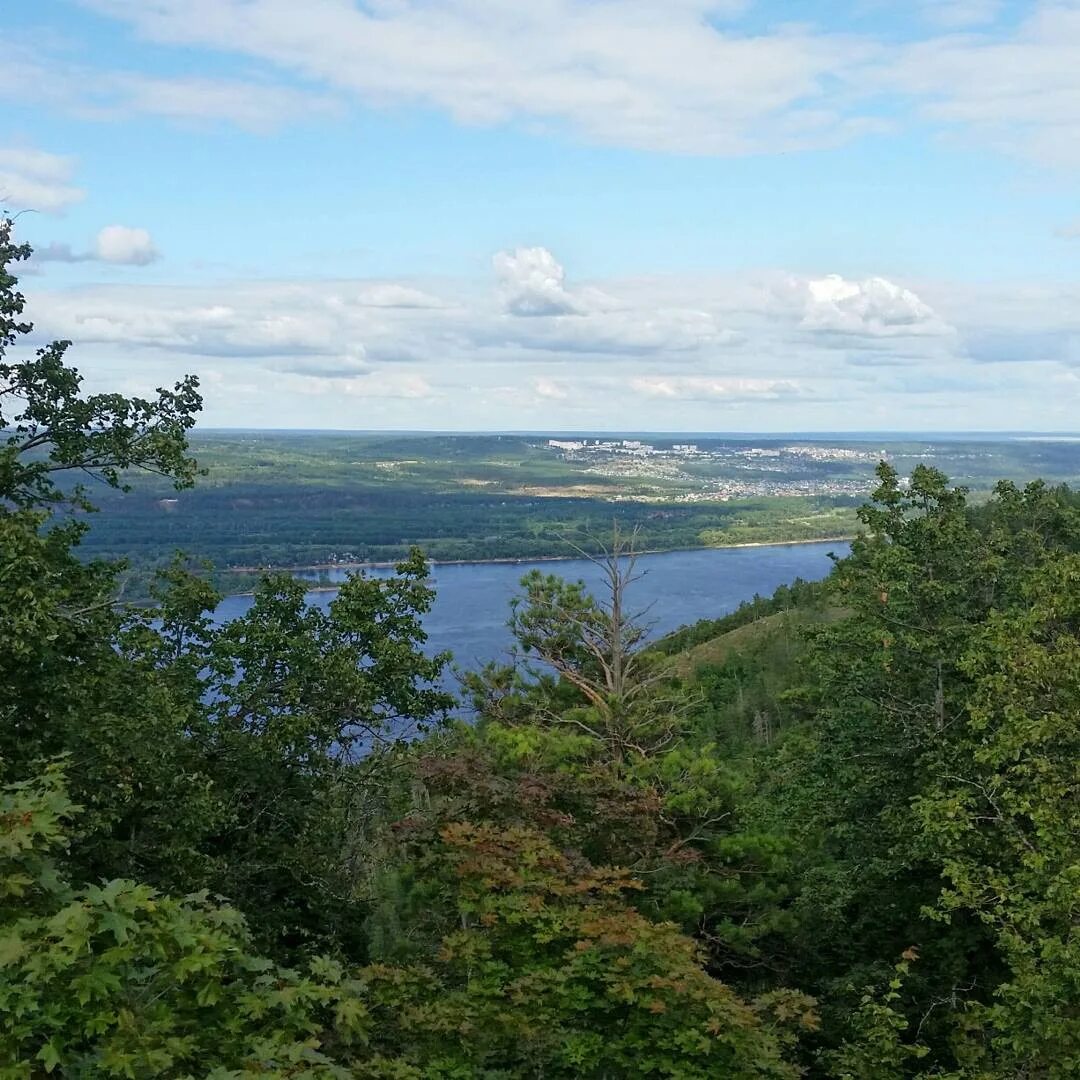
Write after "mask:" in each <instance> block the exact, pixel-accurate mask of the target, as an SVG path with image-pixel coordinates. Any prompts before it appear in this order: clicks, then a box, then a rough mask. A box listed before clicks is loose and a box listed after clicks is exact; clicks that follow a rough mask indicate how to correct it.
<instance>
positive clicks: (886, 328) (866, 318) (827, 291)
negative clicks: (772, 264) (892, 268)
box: [801, 274, 951, 337]
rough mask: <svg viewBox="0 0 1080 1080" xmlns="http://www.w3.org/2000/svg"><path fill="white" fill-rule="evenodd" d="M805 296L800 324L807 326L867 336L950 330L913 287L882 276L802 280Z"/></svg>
mask: <svg viewBox="0 0 1080 1080" xmlns="http://www.w3.org/2000/svg"><path fill="white" fill-rule="evenodd" d="M802 287H803V288H805V291H806V298H805V306H804V309H803V317H802V321H801V325H802V326H803V327H805V328H806V329H808V330H825V331H830V332H832V333H836V334H854V335H860V336H866V337H898V336H910V335H921V334H929V335H937V334H943V333H948V332H949V331H950V329H951V328H950V327H948V326H946V325H945V324H944V323H943V322H942V321H941V320H940V319H939V318H938V316H937V314H936V313H935V312H934V310H933V308H931V307H930V305H929V304H926V303H924V301H923V300H921V299H920V298H919V297H918V296H916V294H915V293H913V292H912V291H911V290H910V289H905V288H904V287H903V286H901V285H897V284H895V283H894V282H892V281H889V280H887V279H886V278H882V277H871V278H867V279H865V280H864V281H848V280H847V279H845V278H843V277H841V276H840V275H839V274H828V275H827V276H825V277H822V278H816V279H810V280H808V281H805V282H804V283H802Z"/></svg>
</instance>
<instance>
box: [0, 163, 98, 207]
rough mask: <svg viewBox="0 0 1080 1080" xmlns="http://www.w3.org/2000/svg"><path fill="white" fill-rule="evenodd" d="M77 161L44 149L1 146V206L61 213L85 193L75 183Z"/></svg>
mask: <svg viewBox="0 0 1080 1080" xmlns="http://www.w3.org/2000/svg"><path fill="white" fill-rule="evenodd" d="M74 171H75V162H74V160H73V159H72V158H70V157H63V156H61V155H59V154H50V153H48V152H46V151H44V150H34V149H27V148H19V147H0V207H6V208H7V209H14V210H40V211H42V212H45V213H52V214H56V213H60V212H61V211H63V210H65V209H66V208H67V207H69V206H71V205H72V204H73V203H77V202H79V201H80V200H81V199H82V198H83V197H84V195H85V194H86V193H85V192H84V191H83V190H82V189H81V188H78V187H76V186H75V185H74V184H72V182H71V179H72V175H73V173H74Z"/></svg>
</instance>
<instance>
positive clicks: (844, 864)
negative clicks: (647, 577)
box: [0, 223, 1080, 1080]
mask: <svg viewBox="0 0 1080 1080" xmlns="http://www.w3.org/2000/svg"><path fill="white" fill-rule="evenodd" d="M27 255H28V250H27V249H26V248H25V247H20V246H18V245H17V244H16V243H15V242H14V241H13V239H12V237H11V226H10V223H4V224H2V225H0V422H2V426H3V427H4V429H5V430H6V432H7V435H6V437H5V444H4V447H3V450H2V451H0V604H2V610H3V613H4V618H3V620H2V621H0V770H2V775H0V783H2V791H0V1076H3V1077H12V1078H15V1077H26V1078H29V1077H38V1076H42V1075H46V1074H51V1075H54V1076H64V1077H127V1078H144V1077H215V1078H219V1080H225V1078H239V1077H254V1076H262V1077H372V1078H374V1077H383V1078H395V1080H407V1078H417V1080H419V1078H429V1077H431V1078H438V1077H443V1078H459V1080H464V1078H500V1077H506V1078H509V1077H523V1078H524V1077H537V1078H539V1077H545V1078H557V1077H565V1078H572V1077H593V1078H597V1080H600V1078H618V1077H677V1078H694V1077H701V1078H705V1077H725V1078H734V1080H740V1078H746V1080H750V1078H769V1077H772V1078H784V1077H797V1076H807V1077H820V1078H834V1080H862V1078H867V1080H902V1078H931V1077H936V1078H951V1080H1010V1078H1020V1077H1023V1078H1047V1080H1058V1078H1061V1080H1064V1078H1069V1077H1075V1076H1077V1075H1080V1004H1078V1003H1080V501H1078V500H1077V498H1076V497H1075V496H1074V495H1073V494H1072V493H1071V492H1070V491H1069V490H1068V489H1066V488H1062V487H1053V486H1047V485H1044V484H1041V483H1031V484H1029V485H1027V486H1025V487H1018V486H1016V485H1014V484H1012V483H1010V482H1003V483H1001V484H1000V485H998V486H997V488H996V490H995V492H994V494H993V496H992V497H991V498H990V499H989V500H988V501H984V502H980V503H979V504H978V505H976V506H973V505H972V504H971V502H970V500H969V498H968V495H967V493H966V492H965V490H964V489H963V488H962V487H956V486H952V485H951V484H950V483H949V481H948V480H947V479H946V477H945V476H944V475H942V474H941V473H940V472H939V471H937V470H935V469H933V468H929V467H926V466H919V467H916V468H915V469H914V470H913V472H912V474H911V476H910V479H909V480H907V481H906V482H902V481H901V478H900V477H899V476H898V474H897V472H896V470H895V469H893V468H892V467H890V466H889V465H886V464H882V465H881V466H879V469H878V478H877V487H876V489H875V490H874V492H873V495H872V497H871V498H870V499H869V501H867V502H866V504H865V505H864V506H862V507H861V509H860V510H859V511H858V519H859V523H860V529H861V532H860V536H859V538H858V539H857V540H856V541H855V543H854V544H853V547H852V551H851V554H850V556H848V557H845V558H844V559H842V560H840V561H839V562H838V563H837V565H836V567H835V570H834V572H833V573H832V575H831V576H830V577H829V578H828V579H827V580H826V581H825V582H824V583H823V584H821V585H805V584H803V583H796V584H795V585H794V586H792V587H790V588H787V589H785V590H782V591H781V592H779V593H778V594H777V596H775V597H774V598H772V599H771V600H759V601H756V602H755V603H753V604H749V605H746V606H744V607H743V608H742V609H740V611H739V612H736V613H735V614H734V615H732V616H728V617H726V618H725V619H722V620H717V621H715V622H711V623H706V624H702V625H700V626H698V627H694V628H689V629H688V630H686V631H684V632H681V633H680V634H678V635H673V636H672V637H670V638H668V639H666V640H665V641H663V642H661V643H659V644H657V645H655V646H653V647H649V646H648V645H647V643H646V641H645V639H644V631H643V629H642V628H641V627H640V626H638V625H636V624H635V622H634V620H633V619H632V618H630V617H628V616H627V614H626V612H627V611H628V610H632V607H633V605H632V603H630V601H629V600H628V597H632V591H633V583H634V559H633V553H632V550H631V548H632V544H633V543H634V542H635V541H634V537H633V534H632V533H631V534H629V535H628V534H627V533H626V532H622V533H621V534H620V533H616V534H615V535H614V536H613V538H612V540H611V542H610V544H609V552H608V554H607V555H606V556H605V555H603V554H600V555H598V556H597V557H598V559H599V560H600V562H601V564H602V566H603V567H604V569H605V571H606V574H607V582H608V586H609V588H608V590H607V593H606V594H604V595H601V596H600V597H599V598H594V597H592V596H590V595H588V594H587V593H586V592H585V591H584V589H583V588H582V587H581V586H580V585H577V584H575V583H572V582H566V581H563V580H561V579H559V578H558V577H557V576H554V575H542V574H539V573H534V574H532V575H530V576H529V577H527V578H526V579H525V580H524V581H523V582H522V591H521V595H520V597H519V599H518V601H517V602H516V603H515V605H514V606H513V608H512V610H511V611H509V612H508V613H507V615H508V619H509V620H510V623H511V627H512V629H513V632H514V635H515V638H516V640H517V642H518V654H517V657H516V659H515V663H514V664H513V665H510V666H505V667H500V666H492V667H489V668H487V669H485V670H482V671H480V672H476V673H474V674H472V675H470V676H468V677H466V678H465V679H464V681H463V683H462V686H461V689H460V695H459V696H460V698H461V699H462V700H463V701H465V702H466V703H468V704H469V705H470V706H471V709H472V715H471V716H470V718H469V721H468V722H465V721H463V720H461V719H459V718H451V717H449V716H448V710H449V709H450V707H451V705H452V699H451V696H450V695H448V694H446V693H445V692H443V691H442V690H441V689H440V688H439V685H440V684H439V676H440V674H441V672H442V670H443V668H444V665H445V664H446V663H447V661H448V657H434V658H431V657H427V656H425V655H424V653H423V651H422V645H423V642H424V634H423V630H422V625H421V620H422V617H423V615H424V613H425V612H426V611H427V610H428V608H429V606H430V604H431V600H432V594H431V591H430V588H429V587H428V584H427V578H426V566H425V561H424V557H423V555H422V554H421V553H420V552H416V553H415V554H414V555H412V556H411V557H410V558H408V559H406V560H404V561H403V562H402V564H401V565H400V567H399V570H398V573H397V574H396V575H393V576H390V577H387V578H384V579H372V578H367V577H364V576H363V575H360V574H357V575H354V576H352V577H351V578H350V579H349V580H348V581H347V582H346V583H345V584H344V585H343V587H342V589H341V591H340V593H339V594H338V596H337V598H336V599H335V600H334V601H333V603H332V604H331V605H330V607H329V609H328V610H319V609H316V608H313V607H310V606H308V605H307V603H306V602H305V598H304V593H303V587H302V585H300V584H299V583H297V582H296V581H294V580H293V579H292V578H291V577H290V576H288V575H287V574H267V575H264V576H263V577H262V579H261V581H260V584H259V585H258V589H257V593H256V596H255V600H254V603H253V605H252V607H251V608H250V610H249V611H247V613H246V614H244V615H243V616H241V617H239V618H237V619H236V620H234V621H232V622H230V623H228V624H226V625H223V626H217V625H214V624H213V623H212V622H211V621H210V620H209V618H208V615H209V613H210V612H211V611H212V610H213V608H214V606H215V604H216V603H217V600H218V596H217V594H216V593H215V591H214V589H213V587H212V586H211V585H210V584H209V583H208V582H207V580H206V579H205V578H204V577H201V576H197V575H193V574H192V573H190V572H189V569H188V568H187V566H186V565H185V563H184V561H183V560H178V561H176V562H175V563H173V564H172V565H170V566H168V567H166V568H164V569H163V570H162V571H161V573H160V574H159V575H158V576H157V580H156V584H155V597H156V606H155V607H154V608H153V609H150V610H147V609H145V608H135V607H132V606H130V605H128V604H122V603H119V602H117V600H116V592H117V586H118V581H119V578H120V575H121V574H122V572H123V571H122V568H121V567H119V566H117V565H116V564H115V563H113V562H111V561H109V560H104V559H94V560H88V559H86V558H85V557H84V553H83V552H81V551H80V543H81V541H82V540H83V538H84V537H85V535H86V529H87V524H86V518H85V516H84V515H82V514H80V513H76V514H74V515H73V514H72V513H71V511H72V510H80V509H83V510H84V509H85V508H86V506H87V493H86V492H85V491H83V490H81V489H80V488H78V487H73V486H72V485H71V484H69V483H66V482H63V481H64V478H65V477H70V476H73V475H75V476H80V477H83V478H85V477H87V476H88V475H89V476H93V477H96V478H98V479H100V480H103V481H104V482H105V484H106V485H112V486H114V487H118V486H119V485H122V484H123V483H124V482H125V478H126V477H127V476H129V475H130V474H131V472H132V470H138V469H148V470H153V471H154V472H155V473H157V474H165V475H168V476H169V477H171V478H172V480H173V482H174V483H175V484H176V485H177V487H178V488H180V489H182V490H187V489H188V488H189V487H190V485H192V484H193V483H195V482H196V481H197V475H196V472H197V469H196V465H195V462H194V460H193V459H192V457H191V456H190V453H189V449H188V445H187V436H188V432H189V430H190V428H191V426H192V424H193V422H194V419H195V416H196V414H197V412H198V410H199V407H200V404H201V403H200V399H199V392H198V387H197V385H196V383H195V382H194V380H192V379H184V380H181V381H180V382H179V383H178V384H177V385H176V386H175V387H173V388H172V389H166V390H162V391H159V393H158V395H157V397H156V398H154V399H149V400H141V399H133V398H126V397H123V396H120V395H112V394H105V395H100V394H98V395H87V394H85V393H84V392H83V388H82V386H81V380H80V377H79V376H78V374H77V372H76V371H75V369H73V368H72V367H71V366H70V365H69V363H68V359H67V352H68V345H67V343H64V342H58V343H54V344H52V345H49V346H46V347H44V348H43V349H41V350H40V351H38V352H37V353H32V352H31V351H30V350H28V349H27V346H26V345H25V344H24V343H23V342H24V339H25V338H26V336H27V335H28V334H29V333H30V326H29V324H28V322H26V321H24V316H23V298H22V296H21V295H20V294H19V292H18V291H17V282H16V280H15V277H14V275H13V274H12V272H11V271H12V270H13V269H14V268H15V267H16V266H17V264H18V262H19V261H20V260H22V259H25V258H26V257H27ZM619 556H622V557H621V558H620V557H619Z"/></svg>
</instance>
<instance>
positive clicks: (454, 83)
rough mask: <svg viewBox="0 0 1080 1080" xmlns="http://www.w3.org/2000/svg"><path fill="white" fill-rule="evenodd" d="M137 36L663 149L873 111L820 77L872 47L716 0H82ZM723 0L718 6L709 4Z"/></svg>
mask: <svg viewBox="0 0 1080 1080" xmlns="http://www.w3.org/2000/svg"><path fill="white" fill-rule="evenodd" d="M84 2H85V3H86V4H87V6H89V7H92V8H93V9H94V10H97V11H99V12H102V13H105V14H108V15H112V16H114V17H116V18H119V19H123V20H125V21H126V22H128V23H130V24H132V25H133V26H134V27H135V28H136V29H137V31H138V32H139V33H140V34H142V35H143V37H144V38H146V39H148V40H151V41H155V42H161V43H170V44H185V45H203V46H208V47H211V48H215V49H223V50H228V51H230V52H233V53H238V54H241V55H246V56H248V57H251V58H254V59H257V60H259V61H263V62H269V63H272V64H274V65H276V66H278V67H279V68H281V69H284V70H286V71H289V72H291V73H293V74H295V75H299V76H300V77H302V78H304V79H305V80H314V81H318V82H321V83H323V84H324V85H326V86H329V87H331V88H333V89H334V90H335V91H341V92H348V93H351V94H354V95H356V96H357V97H358V98H359V99H360V100H362V101H363V102H365V103H367V104H370V105H375V106H383V105H397V104H417V105H422V106H429V107H431V106H433V107H436V108H439V109H443V110H445V111H447V112H449V113H450V114H451V115H452V116H454V117H455V118H456V119H458V120H460V121H462V122H464V123H473V124H491V123H502V122H505V121H507V120H513V119H521V118H523V119H530V120H536V121H540V122H542V123H553V124H556V125H567V126H569V128H570V129H571V130H573V131H574V132H576V133H577V134H579V135H581V136H584V137H586V138H588V139H590V140H594V141H600V142H605V143H617V144H620V145H626V146H635V147H642V148H647V149H654V150H655V149H661V150H671V151H676V152H679V153H708V154H743V153H752V152H757V151H759V150H761V149H770V150H791V149H798V148H800V147H805V146H814V147H818V146H828V145H835V144H836V143H838V142H841V141H843V140H845V139H847V138H848V137H850V136H851V135H854V134H857V133H859V132H861V131H864V130H868V129H873V128H876V127H879V126H880V124H879V122H878V121H876V120H874V119H873V118H870V117H867V116H853V115H850V114H849V112H848V110H847V108H846V106H845V105H844V103H843V102H842V101H841V100H840V99H839V97H838V95H836V94H835V92H834V87H835V86H836V85H837V83H838V82H839V81H842V80H845V79H848V80H850V79H853V78H854V77H855V73H856V72H857V71H858V70H859V69H860V67H861V66H862V65H864V64H865V63H867V62H868V61H870V60H871V59H873V58H874V57H875V56H876V55H877V53H878V52H879V48H878V47H877V46H876V45H874V44H873V43H871V42H866V41H860V40H857V39H855V38H853V37H851V36H849V35H837V34H822V33H815V32H813V31H811V30H809V29H807V28H805V27H798V26H784V27H781V28H780V29H777V30H776V31H774V32H771V33H767V34H745V33H743V34H740V33H738V32H737V30H735V29H733V28H732V26H731V25H730V24H729V23H728V22H726V21H724V20H722V19H718V18H717V16H718V15H723V14H725V13H727V14H730V13H731V12H732V11H733V10H736V9H738V8H739V7H741V6H742V5H730V4H718V3H717V2H716V0H678V2H676V3H671V2H667V3H659V2H656V0H541V2H538V3H531V4H519V3H509V2H506V0H374V2H372V3H369V4H367V5H365V6H360V5H353V4H346V3H342V2H340V0H309V2H307V3H305V4H304V5H302V6H297V5H289V4H285V3H281V2H280V0H156V2H155V3H153V4H147V3H145V2H143V0H84ZM725 9H726V11H725Z"/></svg>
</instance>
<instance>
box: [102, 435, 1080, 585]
mask: <svg viewBox="0 0 1080 1080" xmlns="http://www.w3.org/2000/svg"><path fill="white" fill-rule="evenodd" d="M695 438H696V439H697V442H696V443H695V444H694V446H695V447H696V449H695V451H694V453H692V454H689V455H683V456H681V457H680V456H673V455H672V447H673V446H675V445H680V440H679V438H678V437H675V438H671V437H667V438H662V437H659V436H655V435H654V436H649V439H650V440H651V442H652V443H655V444H656V445H655V450H656V453H655V454H653V455H652V456H648V457H641V458H635V457H631V456H619V455H618V454H607V455H605V454H603V453H600V454H597V453H593V454H578V455H577V456H574V455H570V456H569V457H562V456H560V454H559V452H557V451H555V450H553V449H552V448H550V447H549V446H548V445H547V440H546V439H545V438H540V437H535V436H531V437H530V436H524V435H520V434H490V435H475V434H474V435H434V434H423V433H421V434H394V433H386V432H383V433H364V432H273V431H263V432H224V431H198V432H193V433H192V434H191V437H190V440H189V441H190V450H191V454H192V456H193V457H194V458H196V459H197V461H198V462H199V466H200V469H201V470H202V474H201V476H200V480H199V483H198V484H197V485H196V486H195V487H193V488H189V489H185V490H184V491H182V492H176V491H175V490H172V489H171V487H170V485H169V481H168V479H167V478H165V477H162V476H159V475H156V474H154V473H145V474H140V475H135V476H131V477H129V488H130V489H129V490H127V491H123V492H121V491H118V490H113V489H108V488H105V489H101V490H99V491H98V492H97V494H96V496H95V503H96V505H97V506H98V510H99V512H98V513H96V514H94V515H93V516H92V517H91V518H90V519H89V521H90V525H91V528H90V530H89V531H88V532H87V533H86V535H85V536H84V537H83V542H82V545H81V550H82V551H83V553H84V554H86V555H87V556H89V557H96V558H105V559H119V558H122V559H125V560H127V561H128V564H129V571H128V575H127V578H126V579H125V581H126V595H127V596H129V597H131V596H134V595H138V594H142V595H145V593H146V591H147V589H148V587H149V583H150V580H151V577H152V572H153V570H154V569H159V568H161V567H164V566H167V565H168V563H169V562H170V560H171V559H172V556H173V553H174V552H175V551H176V550H177V549H182V550H183V551H185V552H186V553H188V554H189V555H190V556H191V557H192V558H195V559H204V560H208V561H210V562H212V563H214V565H215V566H216V567H217V571H216V573H215V575H214V578H213V580H214V582H215V584H216V585H218V587H220V588H222V589H224V590H225V591H247V590H250V589H251V588H253V586H254V584H255V580H256V578H257V574H258V572H259V571H261V570H263V569H270V568H285V567H297V566H302V567H311V566H314V567H321V566H335V565H348V564H352V563H364V562H384V563H392V562H395V561H397V560H398V559H402V558H406V557H408V554H409V551H410V550H411V548H412V547H414V546H419V547H422V548H423V550H424V552H425V554H426V555H427V556H428V558H429V559H433V560H436V561H440V562H447V561H454V560H467V561H471V560H488V559H535V558H541V557H551V556H559V555H562V556H566V555H568V554H570V553H571V552H572V551H574V550H575V549H576V548H586V549H587V550H590V551H595V550H597V546H596V545H597V536H598V535H599V534H602V533H603V532H605V531H606V530H607V529H609V528H610V527H611V524H612V521H613V520H614V521H617V522H618V523H619V525H620V527H622V528H624V529H627V530H637V534H638V541H639V544H640V546H641V547H642V548H643V549H645V550H654V551H661V550H671V549H676V548H695V547H721V546H726V545H731V544H744V543H769V542H786V541H795V540H815V539H835V538H837V537H846V536H850V535H852V534H853V533H854V532H855V530H856V528H857V525H858V522H857V519H856V516H855V511H856V509H857V507H858V506H859V505H860V504H861V503H862V502H863V501H864V499H865V497H866V495H867V494H869V492H870V491H871V490H872V489H873V486H874V476H873V468H874V465H875V464H876V463H877V461H878V460H880V459H881V457H882V456H883V455H884V456H885V457H887V459H888V460H889V462H890V463H891V464H892V465H893V466H894V467H895V468H897V469H898V471H901V472H910V470H911V469H913V468H914V467H915V466H916V465H918V464H933V465H935V466H936V467H939V468H941V469H942V470H943V471H946V472H948V473H949V474H950V475H952V476H953V477H954V478H957V477H958V478H960V479H959V482H962V483H964V484H965V486H968V487H969V488H971V491H972V496H973V498H974V499H976V500H981V499H984V498H986V497H988V496H989V494H990V492H991V490H992V489H993V485H994V483H995V482H996V481H997V480H999V479H1002V478H1006V479H1009V478H1011V479H1023V478H1027V477H1031V476H1042V477H1044V478H1046V479H1048V480H1049V481H1051V482H1070V483H1073V482H1075V481H1076V480H1077V479H1080V444H1076V443H1074V442H1069V441H1067V440H1058V441H1055V440H1052V439H1048V440H1037V439H1033V440H1023V439H1007V438H996V439H995V438H992V437H983V438H981V439H980V438H977V437H965V438H952V439H937V440H931V439H923V440H921V441H920V440H915V439H912V438H910V437H909V438H906V439H897V438H892V439H879V440H877V441H876V442H875V441H867V439H865V438H864V439H861V440H857V439H852V438H850V437H847V438H840V439H839V440H837V439H831V440H830V439H828V438H819V439H817V440H813V439H806V438H802V439H794V440H793V437H788V438H780V437H775V436H774V437H769V436H757V437H754V438H753V439H750V438H746V437H742V438H720V437H716V436H712V437H706V436H695ZM683 440H685V436H684V437H683ZM681 445H685V441H683V443H682V444H681ZM243 568H247V569H246V570H245V569H243ZM252 568H254V569H252Z"/></svg>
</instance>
